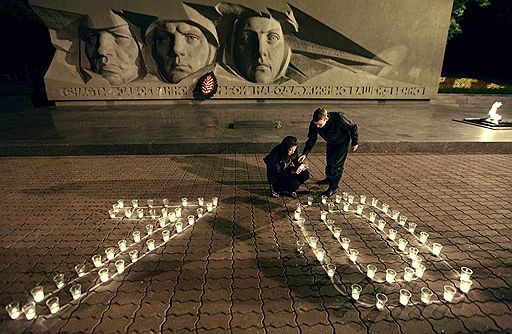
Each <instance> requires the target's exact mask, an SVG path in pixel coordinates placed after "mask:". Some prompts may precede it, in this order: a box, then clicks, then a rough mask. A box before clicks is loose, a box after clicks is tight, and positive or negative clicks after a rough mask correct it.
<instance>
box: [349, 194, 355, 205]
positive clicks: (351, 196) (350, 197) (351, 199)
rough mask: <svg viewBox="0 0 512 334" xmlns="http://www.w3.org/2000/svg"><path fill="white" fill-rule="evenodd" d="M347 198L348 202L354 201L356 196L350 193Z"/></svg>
mask: <svg viewBox="0 0 512 334" xmlns="http://www.w3.org/2000/svg"><path fill="white" fill-rule="evenodd" d="M347 199H348V204H352V203H354V196H353V195H348V197H347Z"/></svg>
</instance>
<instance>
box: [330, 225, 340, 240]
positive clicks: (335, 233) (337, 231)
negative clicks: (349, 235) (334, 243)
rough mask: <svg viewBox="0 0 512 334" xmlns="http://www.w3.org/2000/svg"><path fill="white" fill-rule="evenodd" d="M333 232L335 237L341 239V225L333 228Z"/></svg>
mask: <svg viewBox="0 0 512 334" xmlns="http://www.w3.org/2000/svg"><path fill="white" fill-rule="evenodd" d="M332 233H333V235H334V238H336V239H339V238H340V236H341V228H340V227H335V228H334V229H333V232H332Z"/></svg>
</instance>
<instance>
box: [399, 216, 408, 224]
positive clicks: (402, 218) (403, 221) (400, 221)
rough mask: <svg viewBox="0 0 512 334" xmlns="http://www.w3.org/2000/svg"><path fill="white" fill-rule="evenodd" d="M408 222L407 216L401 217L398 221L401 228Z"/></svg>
mask: <svg viewBox="0 0 512 334" xmlns="http://www.w3.org/2000/svg"><path fill="white" fill-rule="evenodd" d="M406 221H407V217H406V216H400V217H399V219H398V224H400V225H401V226H404V225H405V222H406Z"/></svg>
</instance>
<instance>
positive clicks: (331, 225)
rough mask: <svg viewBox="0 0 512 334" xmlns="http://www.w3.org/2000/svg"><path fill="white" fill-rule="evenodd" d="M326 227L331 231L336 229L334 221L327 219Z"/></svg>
mask: <svg viewBox="0 0 512 334" xmlns="http://www.w3.org/2000/svg"><path fill="white" fill-rule="evenodd" d="M325 225H326V226H327V228H328V229H329V231H332V228H333V227H334V219H326V220H325Z"/></svg>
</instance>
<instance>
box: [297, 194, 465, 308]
mask: <svg viewBox="0 0 512 334" xmlns="http://www.w3.org/2000/svg"><path fill="white" fill-rule="evenodd" d="M342 198H343V199H344V200H346V201H347V202H344V203H343V211H344V212H347V211H349V208H350V205H351V204H353V203H354V196H352V195H348V194H347V193H343V195H342V196H340V195H337V196H336V200H335V201H336V203H341V199H342ZM360 203H361V204H358V205H357V206H356V214H358V215H361V216H362V215H363V209H364V204H366V196H365V195H361V196H360ZM312 204H313V198H312V197H308V205H312ZM322 204H324V205H325V204H327V205H328V212H330V213H332V212H334V211H335V204H334V203H332V202H330V203H327V197H326V196H322ZM372 206H373V207H375V208H376V209H379V210H381V211H382V212H384V213H385V214H386V215H388V216H390V217H391V218H392V219H393V220H395V221H397V222H398V223H399V224H400V225H401V226H404V227H405V223H406V221H407V217H405V216H400V212H399V211H397V210H393V211H392V214H391V215H389V214H388V212H389V205H387V204H383V205H382V209H380V208H379V207H378V199H376V198H372ZM301 212H302V209H301V205H300V204H299V205H298V206H297V209H296V210H295V213H294V219H295V220H296V221H297V223H298V224H299V226H300V227H301V229H303V226H304V222H305V219H304V218H302V217H301ZM328 212H327V211H324V210H321V212H320V219H321V220H322V221H323V222H324V223H325V224H326V225H327V227H328V228H329V230H330V231H331V232H332V233H333V235H334V238H336V239H337V240H338V241H339V242H340V243H341V246H342V248H343V250H344V251H345V252H346V253H347V255H348V256H349V259H350V261H352V262H353V263H356V261H357V257H358V255H359V251H358V250H356V249H349V245H350V239H348V238H342V237H341V231H342V230H341V228H340V227H336V226H334V220H332V219H327V214H328ZM376 217H377V214H376V213H374V212H371V213H370V217H369V218H368V220H369V221H370V222H371V223H375V220H376ZM385 224H386V223H385V221H383V220H378V222H377V228H378V230H379V231H384V226H385ZM416 226H417V225H416V224H415V223H411V222H409V225H408V228H407V230H408V231H409V232H410V233H411V234H414V231H415V229H416ZM396 236H397V231H396V230H394V229H390V230H389V234H387V237H388V238H389V239H390V240H392V241H395V239H396ZM428 236H429V235H428V233H427V232H420V237H419V242H420V243H422V244H426V243H427V239H428ZM306 240H307V242H308V245H309V246H310V247H311V248H312V249H313V251H314V253H315V256H316V258H317V260H318V261H319V262H320V263H323V261H324V257H325V250H324V249H323V248H317V242H318V238H317V237H314V236H310V237H306ZM395 243H396V242H395ZM407 243H408V242H407V240H405V239H401V238H400V239H399V240H398V248H399V250H401V251H405V250H406V247H407ZM303 246H304V242H303V241H297V250H298V251H299V252H300V253H303ZM441 249H442V245H441V244H439V243H433V244H432V253H433V254H434V255H436V256H440V253H441ZM418 253H419V250H418V249H417V248H415V247H409V252H408V257H409V258H410V259H411V260H412V265H411V267H412V268H410V267H406V268H405V269H404V276H403V279H404V281H406V282H410V281H412V280H413V279H414V275H416V276H417V277H418V278H421V277H423V274H424V272H425V270H426V267H425V265H424V264H422V263H421V262H422V259H421V257H419V256H418ZM325 268H326V272H327V274H328V276H329V277H330V278H331V279H332V278H333V276H334V274H335V270H336V266H335V265H334V264H327V265H326V266H325ZM366 269H367V271H366V275H367V277H368V278H369V279H371V280H374V279H375V274H376V272H377V267H376V266H374V265H372V264H369V265H367V268H366ZM472 273H473V271H472V270H471V269H470V268H467V267H462V268H461V273H460V290H461V291H462V292H464V293H467V292H468V291H469V289H470V287H471V284H472V281H471V279H470V276H471V274H472ZM396 276H397V272H396V271H395V270H394V269H387V270H386V277H385V281H386V282H387V283H394V282H395V280H396ZM361 291H362V288H361V286H360V285H358V284H354V285H352V297H353V298H354V299H355V300H359V295H360V293H361ZM455 293H456V289H455V288H454V287H453V286H452V285H445V286H444V294H443V296H444V299H445V300H446V301H448V302H451V301H452V300H453V297H454V295H455ZM432 295H433V292H432V290H430V289H428V288H427V287H423V288H422V289H421V300H422V301H423V302H424V303H425V304H428V303H429V301H430V298H431V296H432ZM410 297H411V293H410V291H408V290H407V289H401V290H400V303H401V304H402V305H407V304H408V303H409V299H410ZM376 300H377V301H376V307H377V308H378V309H381V310H382V309H383V308H384V305H385V303H386V301H387V297H386V296H385V295H384V294H382V293H378V294H377V295H376Z"/></svg>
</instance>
